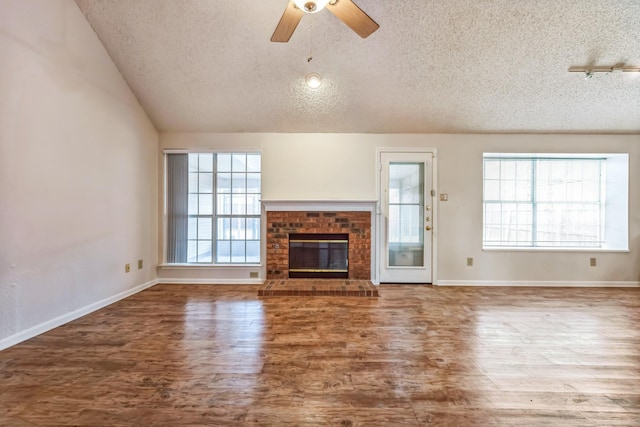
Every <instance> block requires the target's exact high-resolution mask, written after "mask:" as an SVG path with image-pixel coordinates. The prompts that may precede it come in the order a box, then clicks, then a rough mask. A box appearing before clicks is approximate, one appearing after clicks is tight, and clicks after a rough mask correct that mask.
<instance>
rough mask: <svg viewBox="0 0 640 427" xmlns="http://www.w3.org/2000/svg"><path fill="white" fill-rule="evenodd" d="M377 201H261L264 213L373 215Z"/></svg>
mask: <svg viewBox="0 0 640 427" xmlns="http://www.w3.org/2000/svg"><path fill="white" fill-rule="evenodd" d="M377 204H378V201H377V200H262V206H263V207H264V210H265V212H270V211H279V212H281V211H287V212H295V211H316V212H345V211H351V212H356V211H365V212H372V213H375V211H376V206H377Z"/></svg>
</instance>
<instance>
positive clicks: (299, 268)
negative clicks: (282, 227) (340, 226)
mask: <svg viewBox="0 0 640 427" xmlns="http://www.w3.org/2000/svg"><path fill="white" fill-rule="evenodd" d="M348 258H349V235H348V234H316V233H298V234H289V277H290V278H335V279H337V278H344V279H346V278H348V277H349V259H348Z"/></svg>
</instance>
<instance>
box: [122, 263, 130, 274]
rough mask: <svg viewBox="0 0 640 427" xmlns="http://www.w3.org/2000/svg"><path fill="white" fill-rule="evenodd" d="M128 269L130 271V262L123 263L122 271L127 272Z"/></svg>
mask: <svg viewBox="0 0 640 427" xmlns="http://www.w3.org/2000/svg"><path fill="white" fill-rule="evenodd" d="M130 271H131V264H125V265H124V272H125V273H128V272H130Z"/></svg>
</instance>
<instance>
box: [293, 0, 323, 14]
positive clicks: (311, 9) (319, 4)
mask: <svg viewBox="0 0 640 427" xmlns="http://www.w3.org/2000/svg"><path fill="white" fill-rule="evenodd" d="M294 3H295V4H296V6H298V8H299V9H302V10H303V11H305V12H307V13H315V12H319V11H321V10H322V9H324V7H325V6H326V5H327V3H329V0H317V1H306V0H294Z"/></svg>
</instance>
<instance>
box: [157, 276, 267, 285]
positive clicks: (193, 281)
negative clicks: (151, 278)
mask: <svg viewBox="0 0 640 427" xmlns="http://www.w3.org/2000/svg"><path fill="white" fill-rule="evenodd" d="M158 283H160V284H163V285H262V284H263V283H264V279H185V278H180V279H171V278H166V277H164V278H161V279H158Z"/></svg>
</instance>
